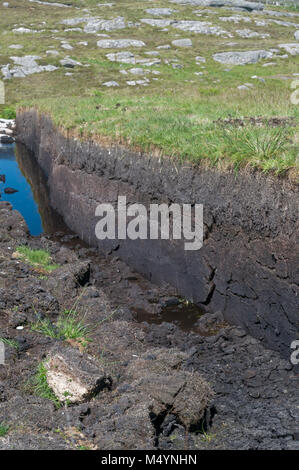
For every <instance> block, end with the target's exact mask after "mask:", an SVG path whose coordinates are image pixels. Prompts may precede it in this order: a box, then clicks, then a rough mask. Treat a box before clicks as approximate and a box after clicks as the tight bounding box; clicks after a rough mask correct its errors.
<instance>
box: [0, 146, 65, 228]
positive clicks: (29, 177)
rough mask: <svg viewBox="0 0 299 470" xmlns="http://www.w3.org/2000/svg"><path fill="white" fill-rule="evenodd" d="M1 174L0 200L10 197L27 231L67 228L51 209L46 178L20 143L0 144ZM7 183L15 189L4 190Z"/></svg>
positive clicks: (7, 199) (6, 199) (8, 199)
mask: <svg viewBox="0 0 299 470" xmlns="http://www.w3.org/2000/svg"><path fill="white" fill-rule="evenodd" d="M0 174H3V175H5V177H6V182H5V184H4V183H3V182H0V194H1V198H0V201H9V202H10V203H11V204H12V206H13V208H14V209H16V210H18V211H19V212H20V213H21V214H22V216H23V217H24V219H25V221H26V223H27V226H28V229H29V231H30V234H31V235H33V236H37V235H40V234H41V233H43V232H45V233H49V234H51V233H55V232H58V231H63V232H65V231H66V226H65V224H64V222H63V220H62V218H61V217H60V216H59V215H58V214H57V213H56V212H55V210H53V209H52V207H51V204H50V200H49V193H48V189H47V183H46V178H45V176H44V174H43V172H42V170H41V168H40V167H39V165H38V163H37V162H36V160H35V159H34V157H33V156H32V155H31V154H30V153H29V152H28V150H26V148H25V147H24V146H23V145H20V144H17V145H1V144H0ZM5 187H10V188H13V189H16V190H17V191H18V192H16V193H14V194H5V193H4V188H5Z"/></svg>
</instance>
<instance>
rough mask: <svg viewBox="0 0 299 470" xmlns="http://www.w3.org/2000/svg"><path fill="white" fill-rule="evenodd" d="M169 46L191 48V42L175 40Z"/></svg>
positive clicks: (189, 40)
mask: <svg viewBox="0 0 299 470" xmlns="http://www.w3.org/2000/svg"><path fill="white" fill-rule="evenodd" d="M171 44H172V45H173V46H176V47H191V46H192V41H191V39H175V40H174V41H172V42H171Z"/></svg>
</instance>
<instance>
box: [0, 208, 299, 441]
mask: <svg viewBox="0 0 299 470" xmlns="http://www.w3.org/2000/svg"><path fill="white" fill-rule="evenodd" d="M21 244H28V245H29V246H31V247H32V248H41V247H42V248H44V249H48V250H49V251H50V252H51V254H52V258H53V261H54V262H56V263H58V264H59V265H61V267H60V268H58V269H57V270H56V271H54V272H53V273H52V274H45V273H43V272H41V271H40V270H38V269H36V268H33V267H31V266H29V265H28V264H26V263H24V262H22V261H21V260H20V259H17V258H15V256H14V255H13V253H14V252H15V249H16V247H17V246H18V245H21ZM175 294H176V293H175V292H174V290H173V289H172V288H170V287H169V286H167V285H163V286H162V287H157V286H156V285H153V284H151V283H150V282H149V281H147V280H145V279H144V278H142V277H141V276H140V275H139V274H136V273H135V272H133V271H132V270H131V269H130V268H129V267H128V266H126V265H125V264H124V263H123V262H122V261H120V260H119V259H118V258H117V257H115V256H113V255H106V256H101V255H100V254H98V253H96V252H95V250H94V249H89V248H88V247H85V246H84V245H82V243H80V242H79V240H78V239H77V238H76V237H75V236H72V235H62V234H61V235H59V234H58V235H57V236H56V238H55V240H53V238H52V239H50V238H49V237H46V236H42V237H39V238H32V237H30V236H29V235H28V232H27V227H26V225H25V223H24V221H23V219H22V217H21V216H20V214H19V213H17V212H16V211H12V210H11V206H10V205H9V204H8V203H4V202H2V203H0V337H1V338H6V339H13V340H15V342H16V343H14V346H9V345H8V344H6V363H5V365H0V423H6V424H7V425H8V426H9V431H8V433H7V434H6V435H5V436H3V437H1V438H0V449H81V448H82V449H123V450H124V449H156V448H159V449H219V448H221V449H299V440H298V439H299V428H298V422H299V419H298V418H299V407H298V371H295V370H294V369H293V367H292V365H291V364H290V362H289V361H287V360H285V359H282V358H281V357H280V356H279V354H278V353H277V352H274V351H271V350H267V349H265V348H264V346H263V345H262V344H261V343H260V342H259V341H258V340H257V339H253V338H252V337H250V336H248V335H247V334H246V333H245V332H244V331H243V330H242V329H241V328H240V327H234V326H229V325H227V324H225V323H224V322H223V321H222V319H221V312H218V313H217V314H216V315H214V316H213V315H212V316H211V314H206V315H203V316H201V317H200V318H199V322H198V324H197V327H198V328H197V330H196V328H195V330H194V331H189V332H188V331H183V330H181V329H180V328H178V327H177V326H176V325H174V324H172V323H167V322H162V323H161V324H157V323H156V324H155V323H149V322H146V321H143V322H140V321H139V322H137V321H136V319H137V316H138V314H137V312H140V311H142V312H147V314H148V316H149V318H151V317H152V316H154V315H157V316H158V315H159V313H160V314H161V310H163V308H164V307H165V305H168V306H169V305H172V304H175V303H177V297H176V295H175ZM76 302H77V303H76ZM74 303H76V309H77V310H78V311H80V312H81V314H82V316H83V317H84V321H85V322H86V323H87V324H89V325H90V327H91V334H90V339H91V341H89V342H88V343H87V345H86V346H85V347H84V348H82V344H80V343H76V341H75V342H66V341H62V340H56V339H52V338H49V337H47V336H46V335H44V334H41V333H37V332H34V331H32V329H31V325H32V323H34V322H35V321H36V319H37V317H39V318H45V317H48V318H50V319H51V321H53V322H54V321H55V320H56V319H57V316H58V315H59V313H60V312H61V311H62V310H63V309H66V308H70V307H72V306H73V305H74ZM144 315H145V313H144ZM140 319H141V320H144V316H143V317H142V318H140V317H139V320H140ZM20 326H21V327H23V329H19V327H20ZM200 331H201V334H200V333H199V332H200ZM16 345H17V347H16ZM54 347H55V348H59V349H61V350H62V351H63V350H65V348H68V350H69V348H71V351H74V354H78V351H79V353H80V354H82V355H83V356H85V355H89V356H92V357H93V358H94V360H95V361H97V362H98V364H99V368H103V369H105V371H106V373H107V375H108V376H109V378H110V379H109V380H110V382H109V383H110V386H109V387H106V388H104V389H103V390H101V391H100V392H99V393H98V394H97V395H96V396H95V397H94V398H92V399H90V400H89V401H86V402H83V403H80V404H73V405H68V406H66V405H63V406H61V407H60V408H58V409H57V408H56V406H55V405H54V403H53V402H52V401H50V400H48V399H46V398H42V397H40V396H38V393H37V392H36V389H35V388H34V387H33V385H32V384H33V377H34V376H35V374H36V369H37V367H38V364H39V363H40V362H41V361H43V360H44V359H45V358H46V357H47V356H48V354H49V352H50V351H51V350H52V349H53V348H54ZM80 351H81V352H80ZM201 380H204V381H205V382H204V383H208V384H209V385H210V387H211V389H212V390H213V396H212V395H211V394H210V391H209V389H208V388H207V389H205V390H206V392H205V396H203V395H201V392H202V389H201V388H200V387H201V383H202V382H201ZM182 384H183V385H182ZM176 396H180V402H181V404H183V407H181V408H180V407H179V406H178V404H177V403H176V402H175V397H176ZM153 404H154V405H153ZM182 408H183V409H185V410H191V412H192V413H193V414H192V413H191V414H190V415H189V416H188V417H186V416H185V415H184V412H183V410H182ZM190 416H191V417H190Z"/></svg>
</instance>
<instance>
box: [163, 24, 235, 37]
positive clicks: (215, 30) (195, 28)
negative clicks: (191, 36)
mask: <svg viewBox="0 0 299 470" xmlns="http://www.w3.org/2000/svg"><path fill="white" fill-rule="evenodd" d="M172 27H173V28H176V29H180V30H182V31H190V32H192V33H199V34H207V35H214V36H223V37H233V36H232V34H231V33H228V32H227V31H225V30H224V29H221V28H220V27H219V26H213V25H211V23H208V22H206V21H190V20H181V21H177V22H175V23H173V24H172Z"/></svg>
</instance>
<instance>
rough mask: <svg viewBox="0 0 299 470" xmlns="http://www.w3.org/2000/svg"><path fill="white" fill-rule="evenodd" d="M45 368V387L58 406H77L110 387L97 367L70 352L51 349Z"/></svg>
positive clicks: (107, 379) (92, 362) (74, 350)
mask: <svg viewBox="0 0 299 470" xmlns="http://www.w3.org/2000/svg"><path fill="white" fill-rule="evenodd" d="M45 366H46V369H47V373H46V375H47V382H48V385H49V387H51V389H52V390H53V392H54V393H55V395H56V397H57V398H58V399H59V401H60V402H70V403H81V402H84V401H85V400H89V399H90V398H92V397H93V396H95V395H96V394H97V393H99V392H100V391H101V390H103V389H104V388H109V387H110V386H111V379H110V378H109V377H108V376H107V375H106V373H105V371H104V369H103V367H102V366H101V365H100V363H98V362H96V361H95V360H94V359H93V358H91V357H90V356H87V355H83V354H81V353H80V352H79V351H78V350H77V349H74V348H63V347H61V346H58V347H56V348H54V350H53V351H52V353H51V354H50V357H49V358H48V360H47V361H46V363H45Z"/></svg>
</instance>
